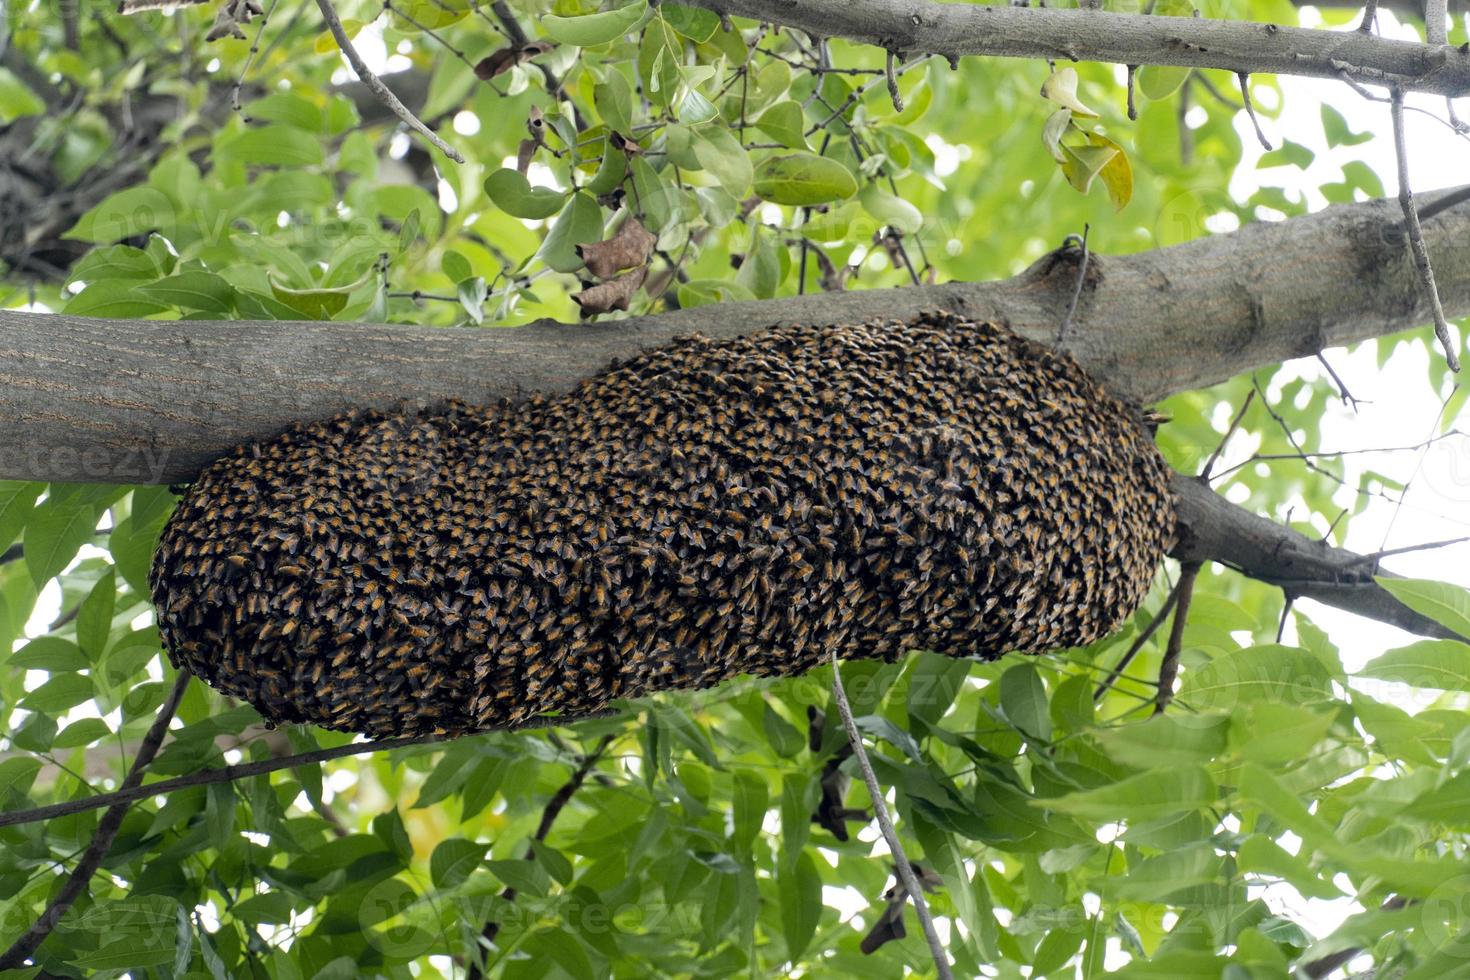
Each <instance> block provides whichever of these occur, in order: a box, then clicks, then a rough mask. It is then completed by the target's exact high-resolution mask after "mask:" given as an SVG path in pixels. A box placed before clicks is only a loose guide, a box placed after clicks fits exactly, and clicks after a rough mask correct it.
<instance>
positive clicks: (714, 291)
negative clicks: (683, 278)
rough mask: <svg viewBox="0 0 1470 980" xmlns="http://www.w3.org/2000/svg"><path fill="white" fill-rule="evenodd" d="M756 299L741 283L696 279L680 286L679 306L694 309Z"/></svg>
mask: <svg viewBox="0 0 1470 980" xmlns="http://www.w3.org/2000/svg"><path fill="white" fill-rule="evenodd" d="M753 299H755V294H754V293H752V292H751V291H750V290H748V289H746V288H745V287H744V286H742V285H740V284H739V283H735V282H729V281H727V280H724V279H695V280H694V281H692V282H686V283H681V284H680V285H679V306H680V307H681V308H683V309H693V308H694V307H696V306H708V305H710V304H712V303H740V302H745V301H748V300H753Z"/></svg>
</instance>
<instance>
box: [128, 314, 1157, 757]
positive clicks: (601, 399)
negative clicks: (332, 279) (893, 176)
mask: <svg viewBox="0 0 1470 980" xmlns="http://www.w3.org/2000/svg"><path fill="white" fill-rule="evenodd" d="M1167 486H1168V480H1167V473H1166V469H1165V465H1164V463H1163V461H1162V460H1161V459H1160V457H1159V455H1158V453H1157V451H1156V450H1155V448H1154V446H1153V443H1152V440H1151V438H1150V436H1149V434H1148V433H1147V432H1146V431H1145V430H1144V429H1143V428H1142V427H1141V426H1140V425H1139V424H1138V423H1137V422H1136V421H1135V419H1134V417H1133V414H1132V413H1131V412H1130V410H1129V409H1127V408H1125V407H1124V406H1123V405H1121V404H1119V403H1118V402H1116V401H1114V400H1113V399H1112V398H1111V397H1110V396H1108V395H1107V394H1106V393H1104V392H1103V391H1102V390H1101V389H1100V388H1099V387H1098V386H1097V385H1096V384H1094V383H1093V382H1092V381H1090V380H1089V379H1088V378H1087V377H1086V376H1085V375H1084V374H1083V373H1082V371H1081V369H1080V368H1078V367H1077V365H1076V364H1075V363H1074V362H1073V361H1071V360H1070V359H1069V358H1066V357H1064V356H1060V355H1058V354H1056V353H1053V352H1051V351H1049V350H1047V349H1045V348H1043V347H1040V346H1039V345H1036V344H1033V343H1031V342H1029V341H1026V340H1023V339H1022V338H1020V337H1017V336H1015V335H1013V334H1011V333H1009V332H1007V331H1005V330H1004V329H1002V328H1000V327H997V326H994V325H992V324H988V323H976V322H972V321H969V320H965V319H963V318H960V317H956V316H953V315H949V314H933V315H928V316H925V317H922V318H919V319H917V320H915V321H911V322H886V323H871V324H863V325H837V326H794V327H782V328H777V329H773V330H770V331H767V332H764V333H760V334H758V335H755V336H751V337H746V338H740V339H736V340H728V341H712V340H708V339H705V338H701V337H694V338H688V339H684V340H680V341H678V342H676V343H673V344H671V345H669V346H667V347H663V348H660V349H657V350H653V351H650V352H648V353H646V354H643V355H640V356H639V357H636V358H634V359H633V360H631V361H628V362H626V363H623V364H621V365H614V366H613V367H612V368H611V369H609V370H608V371H606V372H604V373H603V374H600V375H598V376H596V377H593V378H590V379H588V380H586V381H584V382H583V383H582V384H581V385H580V386H579V387H578V388H577V389H576V390H574V391H572V392H570V393H568V394H566V395H562V396H558V397H541V396H537V397H533V398H530V399H529V400H526V401H522V402H518V403H502V404H499V405H494V406H490V407H470V406H466V405H458V404H455V405H450V406H448V407H446V408H443V409H440V410H437V411H432V412H424V413H421V414H378V413H366V414H355V415H351V416H345V417H341V418H336V419H332V420H330V421H326V422H317V423H313V424H310V425H304V426H300V427H297V428H294V429H292V430H290V431H288V432H287V433H285V434H284V435H282V436H280V437H279V438H277V439H274V440H272V441H269V442H264V443H261V444H258V445H254V446H249V447H243V448H241V449H239V450H237V451H236V452H235V453H233V454H232V455H231V456H229V457H227V458H225V459H222V460H220V461H219V462H217V463H215V464H214V465H213V466H211V467H210V468H209V469H208V470H206V471H205V472H204V473H203V475H201V476H200V478H199V480H198V482H196V483H195V484H194V485H193V487H192V488H191V489H190V490H189V491H188V493H187V494H186V495H185V497H184V498H183V500H182V501H181V503H180V506H179V508H178V509H177V511H176V512H175V514H174V516H173V518H172V519H171V521H170V522H169V524H168V526H167V528H166V529H165V531H164V534H163V540H162V545H161V547H160V549H159V551H158V555H157V558H156V561H155V564H154V569H153V598H154V601H155V603H156V604H157V606H158V610H159V626H160V629H161V630H162V633H163V639H164V643H165V645H166V647H167V649H168V651H169V655H170V657H171V658H172V660H173V662H174V663H175V665H177V666H180V667H188V668H189V669H191V670H192V671H194V672H195V673H197V674H198V675H199V676H200V677H202V678H204V679H205V680H206V681H208V682H209V683H210V684H212V685H214V686H215V687H216V688H218V689H220V690H222V691H224V692H226V693H228V694H231V695H233V696H235V697H238V698H242V699H244V700H246V701H248V702H250V703H251V704H253V705H254V706H255V707H256V708H258V709H259V710H260V712H261V713H262V714H263V715H264V716H265V717H267V718H269V719H272V720H274V721H279V722H297V721H306V722H312V723H314V724H318V725H323V726H325V727H327V728H335V729H341V730H346V731H358V732H366V733H370V734H373V735H389V734H417V733H434V732H437V733H450V734H453V733H463V732H471V731H477V730H482V729H487V728H497V727H506V726H514V725H517V724H522V723H525V722H526V721H528V720H529V719H531V718H532V717H533V716H536V715H539V714H542V713H544V712H551V711H555V712H560V713H561V714H562V715H563V716H566V717H577V716H581V715H586V714H588V713H591V712H595V711H597V710H598V709H600V708H603V707H604V706H606V705H607V704H608V702H609V701H610V700H612V699H614V698H629V697H637V696H640V695H643V694H647V693H649V692H652V691H658V690H667V689H671V688H697V687H705V686H708V685H712V684H715V683H718V682H719V681H722V680H725V679H726V678H730V677H734V676H735V675H737V674H742V673H748V674H754V675H764V676H769V675H790V674H796V673H799V672H801V671H805V670H807V669H809V668H811V667H812V666H814V665H816V664H817V663H819V662H821V661H822V660H824V659H825V658H827V657H829V656H830V655H831V654H832V653H833V652H834V651H835V652H836V653H838V654H839V655H841V656H843V657H881V658H888V659H892V658H894V657H897V656H899V655H900V654H902V653H903V652H905V651H907V650H913V649H927V650H934V651H939V652H942V653H947V654H951V655H956V656H966V655H978V656H986V657H990V656H997V655H999V654H1001V653H1004V652H1006V651H1008V650H1029V651H1041V650H1047V649H1054V648H1058V647H1065V646H1071V645H1077V644H1082V643H1087V642H1089V641H1091V640H1094V639H1096V638H1098V637H1101V636H1103V635H1105V634H1106V633H1108V632H1109V631H1111V630H1113V629H1114V628H1116V627H1117V626H1118V625H1119V624H1121V623H1122V622H1123V620H1124V619H1125V618H1126V617H1127V616H1128V615H1130V614H1131V613H1132V612H1133V610H1134V609H1135V607H1136V606H1137V605H1138V603H1139V602H1140V601H1141V599H1142V597H1143V595H1144V593H1145V591H1146V590H1147V588H1148V585H1149V582H1150V580H1151V578H1152V576H1153V573H1154V571H1155V568H1156V567H1157V565H1158V562H1159V560H1160V558H1161V556H1162V555H1163V554H1164V551H1165V548H1166V547H1167V546H1168V544H1169V543H1170V541H1171V538H1172V536H1173V526H1174V515H1173V511H1172V507H1171V502H1170V497H1169V493H1168V489H1167Z"/></svg>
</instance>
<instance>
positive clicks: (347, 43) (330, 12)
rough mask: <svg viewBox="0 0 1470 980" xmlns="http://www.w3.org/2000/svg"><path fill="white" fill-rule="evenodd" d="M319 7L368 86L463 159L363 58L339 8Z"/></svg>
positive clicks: (320, 2) (328, 2)
mask: <svg viewBox="0 0 1470 980" xmlns="http://www.w3.org/2000/svg"><path fill="white" fill-rule="evenodd" d="M316 5H317V9H318V10H320V11H321V12H322V20H323V21H325V22H326V25H327V30H329V31H331V32H332V37H333V38H335V39H336V41H337V47H338V48H340V49H341V51H342V54H343V56H345V57H346V58H347V63H348V64H350V65H351V66H352V70H353V71H354V72H356V73H357V77H358V78H359V79H361V80H362V83H363V84H364V85H366V86H367V88H368V91H369V92H372V93H373V95H374V96H375V97H377V100H378V101H379V102H381V103H383V105H384V106H386V107H387V108H388V111H389V112H391V113H393V114H394V115H395V116H397V117H398V118H399V119H402V120H403V122H404V123H405V124H406V125H407V126H408V128H409V129H412V130H413V131H414V132H416V133H418V134H419V135H421V136H423V137H424V139H426V140H428V141H429V142H430V143H432V144H433V145H434V146H435V147H437V148H438V150H439V151H440V152H441V153H443V154H444V155H445V156H447V157H448V158H449V159H451V160H453V161H454V162H455V163H464V157H462V156H460V153H459V151H458V150H456V149H455V148H454V147H452V146H450V145H449V144H448V143H446V142H444V140H442V139H440V138H439V134H438V133H436V132H434V131H433V130H432V129H430V128H429V127H428V126H426V125H425V124H424V122H423V120H421V119H419V117H418V116H415V115H414V114H413V113H412V112H411V111H409V108H408V106H406V105H404V104H403V103H402V102H400V101H399V100H398V96H396V95H394V94H393V90H392V89H390V88H389V87H388V86H387V85H384V84H383V80H382V79H381V78H379V77H378V76H377V75H375V74H373V70H372V69H371V68H369V67H368V66H367V62H365V61H363V60H362V55H360V54H358V53H357V48H356V47H354V46H353V44H352V38H350V37H348V36H347V30H346V29H345V28H344V27H343V26H342V18H341V17H338V16H337V8H335V7H333V6H332V0H316Z"/></svg>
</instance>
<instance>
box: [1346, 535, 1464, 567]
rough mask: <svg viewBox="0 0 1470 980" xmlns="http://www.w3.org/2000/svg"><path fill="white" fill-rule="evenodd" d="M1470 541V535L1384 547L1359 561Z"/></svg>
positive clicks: (1372, 560) (1374, 559) (1375, 559)
mask: <svg viewBox="0 0 1470 980" xmlns="http://www.w3.org/2000/svg"><path fill="white" fill-rule="evenodd" d="M1466 541H1470V535H1467V536H1465V537H1459V538H1445V539H1444V540H1443V541H1426V542H1425V543H1423V544H1406V545H1404V546H1403V547H1401V548H1384V549H1381V550H1379V551H1371V552H1369V553H1368V554H1366V555H1360V556H1359V559H1358V560H1359V561H1362V562H1376V561H1378V560H1379V559H1381V558H1390V557H1392V556H1394V555H1407V554H1410V553H1412V552H1415V551H1433V550H1434V549H1436V548H1448V547H1450V546H1451V545H1456V544H1464V543H1465V542H1466Z"/></svg>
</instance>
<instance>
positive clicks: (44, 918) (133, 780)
mask: <svg viewBox="0 0 1470 980" xmlns="http://www.w3.org/2000/svg"><path fill="white" fill-rule="evenodd" d="M190 676H191V675H190V673H189V672H188V671H187V670H181V671H179V676H178V677H177V678H176V679H175V681H174V687H173V690H172V691H170V692H169V695H168V698H167V699H166V700H165V701H164V703H163V705H162V706H161V707H160V708H159V709H158V717H156V718H154V719H153V724H152V726H151V727H149V729H148V734H147V735H145V736H144V737H143V741H142V743H141V744H140V745H139V746H138V754H137V755H136V756H135V757H134V758H133V765H132V768H130V769H129V770H128V775H127V777H126V778H125V779H124V780H123V784H122V787H121V788H122V789H124V790H131V789H135V788H137V786H138V784H139V783H141V782H142V781H143V770H144V769H146V768H147V767H148V763H150V762H152V761H153V757H154V756H155V755H157V754H158V747H159V746H160V745H162V744H163V736H164V735H165V734H167V733H168V726H169V722H170V721H172V720H173V717H174V712H175V711H177V710H178V707H179V699H180V698H182V697H183V696H184V689H185V688H186V687H188V686H189V678H190ZM129 802H130V801H128V800H122V801H120V802H118V803H114V804H113V805H112V807H111V808H110V809H109V810H108V811H107V812H106V813H104V814H103V815H102V819H101V820H99V821H97V830H96V832H95V833H94V834H93V835H92V843H90V844H88V845H87V849H86V851H84V852H83V853H82V857H81V860H79V861H77V866H76V867H75V868H74V869H73V870H72V873H71V877H70V878H68V879H67V881H66V884H64V885H62V886H61V890H60V891H59V892H57V893H56V897H55V898H53V899H52V900H51V904H50V905H48V906H46V911H45V912H42V913H41V916H40V918H38V919H37V920H36V921H35V922H34V923H32V924H31V927H30V929H28V930H27V931H26V934H25V935H23V936H21V937H20V938H19V939H17V940H16V941H15V942H14V943H13V944H12V945H11V947H10V948H9V949H7V950H6V951H5V952H4V953H3V954H0V970H18V969H21V968H22V967H23V966H24V965H25V961H26V960H27V959H29V958H30V957H31V955H32V954H33V953H35V951H36V950H37V949H38V948H40V946H41V944H42V943H43V942H45V941H46V937H47V936H49V935H51V930H53V929H55V928H56V927H57V926H58V925H59V924H60V923H61V920H62V918H63V917H64V916H65V915H66V913H67V910H68V909H70V908H71V907H72V905H73V903H75V902H76V900H77V899H78V898H80V897H81V894H82V892H83V891H85V890H86V888H87V884H88V883H89V882H90V881H91V880H92V876H93V875H94V874H96V873H97V869H98V868H99V867H101V866H102V860H103V859H104V858H105V857H107V852H108V851H109V850H111V849H112V842H113V840H114V839H116V837H117V832H118V831H119V830H120V829H122V822H123V817H125V816H127V813H128V806H129Z"/></svg>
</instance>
